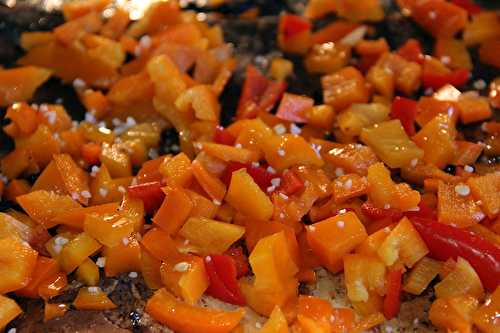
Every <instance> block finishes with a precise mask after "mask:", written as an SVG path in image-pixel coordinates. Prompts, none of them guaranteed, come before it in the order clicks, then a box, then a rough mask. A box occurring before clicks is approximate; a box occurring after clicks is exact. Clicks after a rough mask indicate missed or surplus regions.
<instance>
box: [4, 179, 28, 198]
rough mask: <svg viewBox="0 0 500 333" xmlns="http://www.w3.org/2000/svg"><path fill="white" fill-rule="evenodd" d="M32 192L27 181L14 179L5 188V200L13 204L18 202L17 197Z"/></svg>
mask: <svg viewBox="0 0 500 333" xmlns="http://www.w3.org/2000/svg"><path fill="white" fill-rule="evenodd" d="M31 190H32V188H31V186H30V184H29V183H28V181H27V180H25V179H12V180H11V181H10V182H9V183H8V184H7V187H6V188H5V193H4V198H5V199H6V200H10V201H12V202H17V197H19V196H21V195H25V194H28V193H29V192H30V191H31Z"/></svg>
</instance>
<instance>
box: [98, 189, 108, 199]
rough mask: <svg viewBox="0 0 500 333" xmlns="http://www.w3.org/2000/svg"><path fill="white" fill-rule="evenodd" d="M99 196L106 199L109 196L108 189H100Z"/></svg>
mask: <svg viewBox="0 0 500 333" xmlns="http://www.w3.org/2000/svg"><path fill="white" fill-rule="evenodd" d="M99 195H100V196H101V197H105V196H107V195H108V189H107V188H105V187H101V188H100V189H99Z"/></svg>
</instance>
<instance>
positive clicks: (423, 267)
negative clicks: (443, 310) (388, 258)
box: [403, 257, 442, 295]
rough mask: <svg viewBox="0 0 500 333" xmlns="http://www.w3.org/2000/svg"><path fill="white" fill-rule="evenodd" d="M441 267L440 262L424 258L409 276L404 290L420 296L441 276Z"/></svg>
mask: <svg viewBox="0 0 500 333" xmlns="http://www.w3.org/2000/svg"><path fill="white" fill-rule="evenodd" d="M441 266H442V264H441V263H440V262H439V261H436V260H434V259H431V258H428V257H423V258H422V259H421V260H420V261H419V262H417V264H416V265H415V266H414V267H413V268H412V270H411V271H410V274H408V277H407V279H406V281H405V283H404V286H403V290H404V291H406V292H407V293H410V294H413V295H420V294H421V293H422V292H423V291H424V290H425V289H426V288H427V287H428V285H429V284H430V283H431V282H432V280H434V278H435V277H436V276H437V275H438V274H439V271H440V270H441Z"/></svg>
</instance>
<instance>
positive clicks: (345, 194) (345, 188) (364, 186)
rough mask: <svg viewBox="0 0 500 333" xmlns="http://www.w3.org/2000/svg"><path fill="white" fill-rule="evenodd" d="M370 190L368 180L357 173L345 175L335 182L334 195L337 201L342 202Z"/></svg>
mask: <svg viewBox="0 0 500 333" xmlns="http://www.w3.org/2000/svg"><path fill="white" fill-rule="evenodd" d="M367 192H368V181H367V180H366V178H365V177H361V176H359V175H357V174H355V173H353V174H348V175H343V176H340V177H338V178H337V179H335V181H334V182H333V197H334V198H335V203H337V204H340V203H342V202H344V201H346V200H348V199H352V198H355V197H358V196H361V195H365V194H367Z"/></svg>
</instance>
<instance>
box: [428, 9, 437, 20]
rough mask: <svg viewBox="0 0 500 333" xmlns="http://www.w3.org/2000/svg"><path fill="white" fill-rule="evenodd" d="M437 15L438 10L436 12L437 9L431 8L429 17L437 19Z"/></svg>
mask: <svg viewBox="0 0 500 333" xmlns="http://www.w3.org/2000/svg"><path fill="white" fill-rule="evenodd" d="M436 17H437V14H436V12H435V11H433V10H431V11H430V12H429V18H430V19H431V20H435V19H436Z"/></svg>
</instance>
